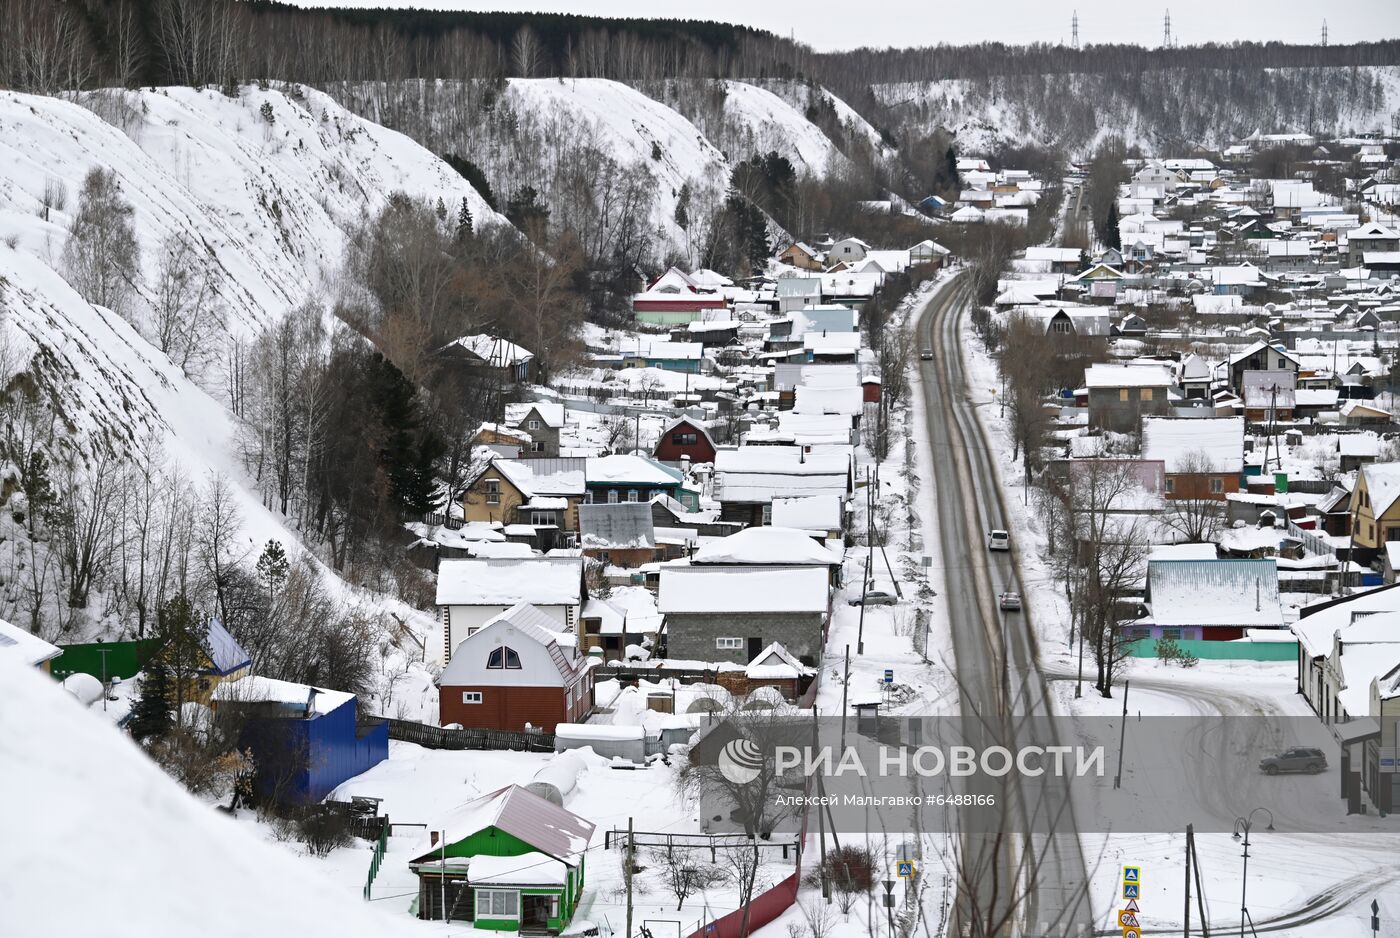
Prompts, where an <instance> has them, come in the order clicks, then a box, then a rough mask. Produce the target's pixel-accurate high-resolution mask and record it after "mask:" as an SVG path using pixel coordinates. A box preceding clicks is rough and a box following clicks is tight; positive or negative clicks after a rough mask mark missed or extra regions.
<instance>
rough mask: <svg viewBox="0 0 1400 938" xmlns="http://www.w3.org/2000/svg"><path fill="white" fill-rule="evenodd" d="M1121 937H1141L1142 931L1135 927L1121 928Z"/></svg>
mask: <svg viewBox="0 0 1400 938" xmlns="http://www.w3.org/2000/svg"><path fill="white" fill-rule="evenodd" d="M1123 938H1142V932H1140V931H1138V930H1137V929H1136V928H1125V929H1123Z"/></svg>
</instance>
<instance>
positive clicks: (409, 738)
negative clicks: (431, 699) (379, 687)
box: [385, 719, 554, 752]
mask: <svg viewBox="0 0 1400 938" xmlns="http://www.w3.org/2000/svg"><path fill="white" fill-rule="evenodd" d="M385 722H386V723H388V724H389V738H390V739H397V740H400V741H402V742H408V743H417V744H418V745H420V746H422V747H424V748H425V749H515V750H523V751H526V752H553V751H554V734H553V733H516V732H512V731H510V730H483V729H461V730H450V729H447V728H445V727H441V726H432V725H431V724H428V723H414V722H413V721H412V720H392V719H386V720H385Z"/></svg>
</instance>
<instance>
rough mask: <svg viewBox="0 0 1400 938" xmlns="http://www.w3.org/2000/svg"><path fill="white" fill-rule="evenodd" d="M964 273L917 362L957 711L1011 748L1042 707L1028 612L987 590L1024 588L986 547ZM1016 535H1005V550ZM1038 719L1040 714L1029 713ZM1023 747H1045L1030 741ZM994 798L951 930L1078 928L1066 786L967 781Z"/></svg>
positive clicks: (1084, 894) (1078, 865)
mask: <svg viewBox="0 0 1400 938" xmlns="http://www.w3.org/2000/svg"><path fill="white" fill-rule="evenodd" d="M970 289H971V286H970V282H969V279H968V278H967V277H966V275H963V274H958V275H955V276H954V277H953V278H952V279H950V280H948V281H947V282H945V283H944V284H942V285H941V286H940V287H939V288H938V289H937V290H936V291H935V292H934V293H933V294H932V295H931V296H930V298H929V300H928V301H927V302H926V303H925V305H924V307H923V309H922V310H920V313H919V316H918V319H917V320H916V321H917V327H916V328H917V332H918V335H919V339H920V345H922V346H923V347H925V348H932V349H933V350H934V358H933V360H932V361H920V363H919V366H920V377H921V379H922V386H923V392H924V395H925V404H926V407H925V412H926V415H927V419H928V430H929V441H930V448H931V450H932V453H931V455H932V465H933V475H934V479H935V488H936V493H937V494H936V498H937V509H938V519H939V523H938V525H937V527H938V536H939V540H940V542H941V546H942V550H943V556H944V558H945V563H944V577H945V582H944V588H945V589H946V591H947V593H946V595H947V602H948V609H949V615H950V618H951V619H952V620H953V621H952V628H951V633H952V638H953V655H954V660H955V662H956V670H957V679H958V685H959V691H960V696H961V712H962V714H963V716H965V717H974V716H975V717H979V718H980V720H979V721H978V725H979V726H980V727H981V730H982V733H981V735H982V738H981V739H970V740H969V741H968V744H969V745H973V746H986V745H1004V746H1008V747H1010V748H1015V747H1016V745H1017V737H1018V734H1023V733H1024V729H1023V728H1019V727H1018V725H1017V724H1018V720H1017V717H1024V716H1028V715H1036V716H1044V715H1046V714H1049V713H1050V712H1051V709H1052V708H1051V705H1050V698H1049V694H1048V692H1047V689H1046V688H1047V684H1046V679H1045V676H1044V674H1043V673H1042V672H1041V670H1040V665H1039V659H1038V654H1037V649H1036V643H1035V638H1034V631H1033V629H1032V628H1031V626H1030V622H1031V619H1030V610H1029V609H1027V610H1026V611H1025V612H1023V613H1021V614H1019V616H1018V617H1017V618H1016V620H1014V621H1013V622H1012V623H1010V625H1011V627H1007V626H1008V623H1007V622H1006V620H1005V618H1004V615H1003V614H1002V613H1001V612H1000V611H999V610H998V608H997V602H996V597H997V594H998V593H999V592H1001V591H1002V590H1014V591H1016V592H1022V590H1021V588H1020V573H1019V572H1018V570H1017V567H1016V563H1015V552H1014V550H1013V552H1012V553H1009V554H999V555H996V556H993V555H991V554H990V553H989V552H988V551H987V549H986V544H987V532H988V531H989V530H991V529H993V528H1008V529H1009V526H1008V524H1007V523H1006V519H1007V513H1006V510H1005V505H1004V502H1003V499H1002V492H1001V486H1000V484H999V482H998V479H997V474H996V467H995V465H994V463H993V460H992V458H991V453H990V447H989V446H988V443H987V439H986V435H985V433H984V432H983V429H982V426H981V424H980V423H979V421H978V417H977V413H976V411H975V410H974V408H973V405H972V403H971V401H970V400H969V398H968V392H967V377H966V372H965V369H964V364H963V360H962V343H961V332H960V325H961V322H962V317H963V315H964V313H965V312H966V311H967V308H968V306H969V303H970V300H971V296H970ZM1015 540H1016V538H1015V532H1014V531H1013V532H1012V541H1013V547H1014V543H1015ZM1036 722H1038V723H1039V724H1040V725H1041V726H1042V727H1043V726H1044V724H1045V721H1044V720H1038V721H1036ZM1022 742H1023V744H1025V745H1031V744H1036V745H1042V746H1044V745H1053V744H1055V743H1056V741H1055V740H1050V739H1043V738H1037V739H1030V738H1026V739H1024V740H1023V741H1022ZM969 790H970V791H971V792H972V793H976V794H990V795H995V796H996V803H997V808H996V810H997V811H999V812H1001V813H1000V833H997V834H964V835H963V836H962V838H961V845H960V847H961V855H960V856H959V857H958V863H957V869H958V880H959V881H958V883H957V890H958V901H957V905H956V910H955V916H956V929H957V930H956V932H955V933H956V934H963V935H970V936H972V938H1002V936H1006V935H1028V936H1042V935H1045V936H1048V935H1056V936H1059V935H1078V934H1080V933H1081V930H1087V929H1089V928H1091V927H1092V924H1093V923H1092V918H1093V915H1092V910H1091V908H1090V903H1089V900H1088V877H1087V873H1086V870H1085V865H1084V857H1083V853H1082V850H1081V846H1080V842H1079V836H1078V833H1077V831H1078V828H1077V826H1076V825H1075V822H1074V815H1073V811H1072V809H1071V808H1070V807H1069V803H1068V791H1067V787H1066V786H1065V785H1063V784H1061V785H1059V786H1054V785H1050V786H1045V785H1042V786H1041V787H1040V788H1039V789H1038V790H1037V791H1038V793H1037V795H1036V796H1035V798H1036V801H1037V803H1027V797H1026V796H1025V795H1024V794H1023V792H1022V789H1021V786H1020V784H1019V781H1018V779H1017V778H1016V776H1015V774H1014V773H1012V774H1011V775H1007V776H1005V777H1004V778H1001V779H984V778H981V777H977V778H976V780H975V781H974V785H973V787H972V788H970V789H969ZM1032 816H1035V817H1038V818H1044V817H1047V816H1050V817H1055V818H1057V819H1058V820H1057V822H1056V823H1055V826H1054V831H1055V832H1054V833H1052V834H1049V835H1027V834H1024V833H1018V831H1019V832H1025V831H1029V830H1030V829H1031V827H1030V824H1029V820H1030V818H1031V817H1032Z"/></svg>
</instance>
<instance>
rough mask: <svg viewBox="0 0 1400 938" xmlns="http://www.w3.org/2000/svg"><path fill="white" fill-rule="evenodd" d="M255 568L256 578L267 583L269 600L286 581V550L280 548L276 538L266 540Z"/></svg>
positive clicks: (287, 566)
mask: <svg viewBox="0 0 1400 938" xmlns="http://www.w3.org/2000/svg"><path fill="white" fill-rule="evenodd" d="M257 570H258V579H260V580H262V581H263V582H264V583H266V584H267V596H268V599H269V600H270V599H272V598H273V597H274V596H276V594H277V590H278V589H279V588H280V587H281V586H282V584H283V583H285V582H287V573H288V570H289V565H288V563H287V552H286V551H285V550H283V549H282V545H281V543H279V542H278V541H276V540H269V541H268V542H267V546H266V547H264V548H263V552H262V555H261V556H260V557H258V565H257Z"/></svg>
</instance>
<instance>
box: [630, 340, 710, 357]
mask: <svg viewBox="0 0 1400 938" xmlns="http://www.w3.org/2000/svg"><path fill="white" fill-rule="evenodd" d="M704 352H705V347H704V346H703V345H702V344H700V343H699V342H672V341H670V340H668V339H649V338H646V337H641V338H639V339H637V340H636V341H635V342H634V341H631V340H629V341H628V343H627V344H625V345H623V346H622V347H621V348H619V349H618V354H620V355H621V356H622V357H623V358H634V357H635V358H655V359H667V360H677V361H699V360H700V359H701V358H702V357H703V355H704Z"/></svg>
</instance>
